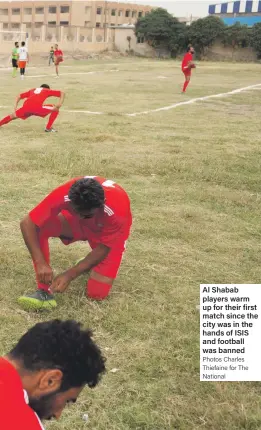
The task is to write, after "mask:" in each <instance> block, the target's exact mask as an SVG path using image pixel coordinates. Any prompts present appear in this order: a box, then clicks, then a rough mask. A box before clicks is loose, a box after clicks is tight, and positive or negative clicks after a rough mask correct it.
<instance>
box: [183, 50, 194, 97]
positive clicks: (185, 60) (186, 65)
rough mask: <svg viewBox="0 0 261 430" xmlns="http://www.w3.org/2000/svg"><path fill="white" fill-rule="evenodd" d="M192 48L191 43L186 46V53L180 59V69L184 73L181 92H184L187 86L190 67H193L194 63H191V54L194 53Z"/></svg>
mask: <svg viewBox="0 0 261 430" xmlns="http://www.w3.org/2000/svg"><path fill="white" fill-rule="evenodd" d="M194 52H195V51H194V48H193V46H192V45H189V46H188V49H187V53H186V54H185V55H184V57H183V61H182V65H181V69H182V72H183V73H184V75H185V82H184V85H183V90H182V92H183V93H185V92H186V89H187V86H188V84H189V82H190V78H191V69H195V67H196V66H195V64H194V63H193V55H194Z"/></svg>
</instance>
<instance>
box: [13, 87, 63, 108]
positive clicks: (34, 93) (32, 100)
mask: <svg viewBox="0 0 261 430" xmlns="http://www.w3.org/2000/svg"><path fill="white" fill-rule="evenodd" d="M48 97H61V91H57V90H51V89H49V88H33V89H32V90H29V91H26V92H25V93H22V94H20V98H21V99H26V100H25V102H24V106H26V107H28V106H30V107H32V106H33V107H39V106H42V105H43V104H44V102H45V100H46V99H47V98H48Z"/></svg>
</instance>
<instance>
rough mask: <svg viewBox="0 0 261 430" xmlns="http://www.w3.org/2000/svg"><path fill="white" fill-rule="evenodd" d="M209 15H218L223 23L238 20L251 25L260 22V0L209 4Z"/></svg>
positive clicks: (232, 22) (230, 23)
mask: <svg viewBox="0 0 261 430" xmlns="http://www.w3.org/2000/svg"><path fill="white" fill-rule="evenodd" d="M209 15H213V16H218V17H220V18H221V19H222V20H223V21H224V23H225V24H227V25H233V24H235V23H236V22H239V23H240V24H243V25H248V26H249V27H252V26H253V25H254V24H257V23H259V22H261V0H244V1H242V0H240V1H230V2H226V3H218V4H213V5H210V6H209Z"/></svg>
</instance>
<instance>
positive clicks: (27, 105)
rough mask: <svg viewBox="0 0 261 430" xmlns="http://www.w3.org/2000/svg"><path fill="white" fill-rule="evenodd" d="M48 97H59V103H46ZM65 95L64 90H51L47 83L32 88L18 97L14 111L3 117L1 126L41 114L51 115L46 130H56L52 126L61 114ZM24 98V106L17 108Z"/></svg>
mask: <svg viewBox="0 0 261 430" xmlns="http://www.w3.org/2000/svg"><path fill="white" fill-rule="evenodd" d="M48 97H59V102H58V104H57V105H52V104H44V102H45V100H46V99H47V98H48ZM64 97H65V94H64V93H63V92H62V91H57V90H51V89H50V87H49V85H46V84H43V85H41V87H40V88H34V89H32V90H29V91H26V92H25V93H22V94H20V95H19V96H18V97H17V98H16V103H15V111H14V113H12V114H11V115H8V116H6V117H5V118H3V119H2V120H1V121H0V127H2V125H5V124H8V123H9V122H10V121H14V120H15V119H18V118H19V119H23V120H25V119H27V118H29V117H30V116H39V117H41V118H45V117H46V116H48V115H50V116H49V121H48V124H47V126H46V129H45V131H46V132H47V133H48V132H56V130H54V128H53V127H52V126H53V123H54V121H55V120H56V118H57V116H58V115H59V109H60V107H61V106H62V104H63V102H64ZM24 99H25V102H24V104H23V106H22V107H21V108H20V109H17V108H18V104H19V102H20V100H24Z"/></svg>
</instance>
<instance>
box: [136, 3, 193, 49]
mask: <svg viewBox="0 0 261 430" xmlns="http://www.w3.org/2000/svg"><path fill="white" fill-rule="evenodd" d="M135 34H136V36H137V37H141V36H143V37H144V39H145V40H146V41H147V42H148V43H149V44H150V45H151V46H153V47H154V48H165V49H168V50H169V51H170V52H171V53H172V55H173V56H175V55H176V54H177V53H178V52H179V51H180V50H183V49H184V44H185V42H186V26H185V24H183V23H181V22H179V21H178V20H177V19H176V18H174V17H173V16H172V15H170V14H169V13H168V12H167V11H166V10H165V9H162V8H158V9H154V10H152V11H151V12H150V13H149V14H147V15H146V16H145V17H143V18H140V19H138V21H137V23H136V27H135Z"/></svg>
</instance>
